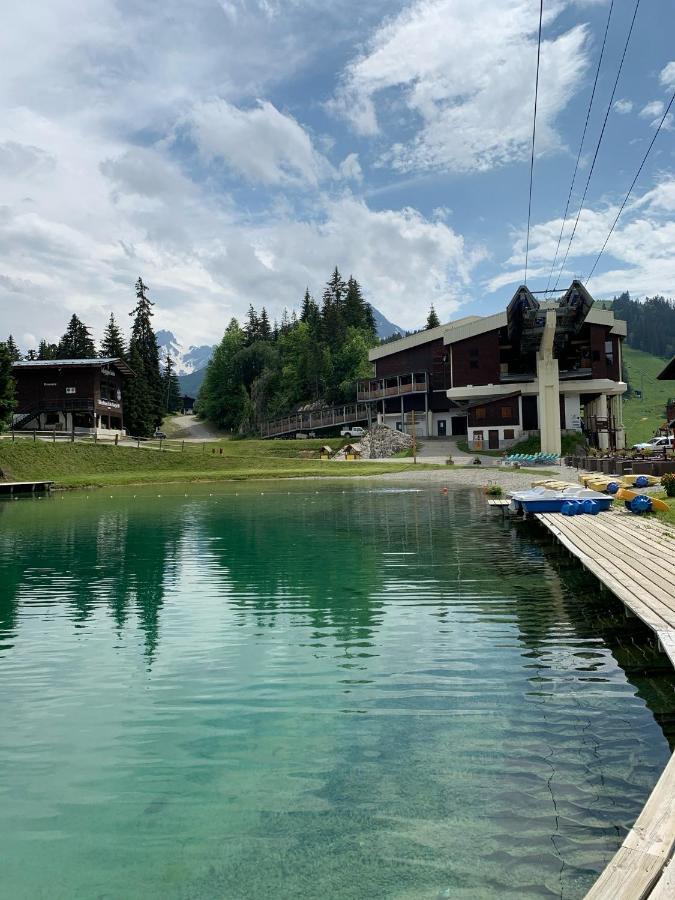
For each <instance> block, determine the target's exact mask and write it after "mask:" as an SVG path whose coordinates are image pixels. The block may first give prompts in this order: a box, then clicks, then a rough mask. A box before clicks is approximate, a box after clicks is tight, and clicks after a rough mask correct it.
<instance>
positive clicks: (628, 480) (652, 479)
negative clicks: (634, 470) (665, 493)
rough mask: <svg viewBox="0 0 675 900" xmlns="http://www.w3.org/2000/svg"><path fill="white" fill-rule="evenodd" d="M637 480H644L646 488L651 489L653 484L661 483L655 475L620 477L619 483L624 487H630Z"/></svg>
mask: <svg viewBox="0 0 675 900" xmlns="http://www.w3.org/2000/svg"><path fill="white" fill-rule="evenodd" d="M638 478H646V479H647V487H653V486H654V485H655V484H660V483H661V479H660V478H658V477H657V476H656V475H622V476H621V478H620V479H619V481H620V482H621V484H623V485H625V486H626V487H632V486H633V485H634V484H635V482H636V481H637V479H638Z"/></svg>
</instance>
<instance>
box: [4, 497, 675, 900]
mask: <svg viewBox="0 0 675 900" xmlns="http://www.w3.org/2000/svg"><path fill="white" fill-rule="evenodd" d="M0 526H1V527H0V573H1V576H2V582H1V583H2V596H1V598H0V684H1V685H2V693H1V695H0V847H2V882H1V887H0V895H2V897H7V898H12V900H23V898H30V900H36V898H49V900H56V898H67V900H79V898H86V900H93V898H96V900H104V898H105V900H118V898H119V900H131V898H143V900H146V898H163V900H165V898H168V900H198V898H199V900H207V898H208V900H240V898H241V900H244V898H245V900H263V898H264V900H267V898H270V900H272V898H274V900H286V898H288V900H290V898H293V900H303V898H312V900H314V898H316V900H352V898H353V900H370V898H394V900H437V898H452V900H455V898H461V900H464V898H467V900H468V898H471V900H476V898H478V900H481V898H504V897H513V898H529V897H564V898H580V897H583V895H584V892H585V890H587V889H588V888H589V887H590V885H591V884H592V882H593V880H594V878H595V876H596V874H597V873H598V872H599V871H601V870H602V868H603V867H604V865H605V863H606V862H607V861H608V860H609V859H610V857H611V856H612V854H613V853H614V851H615V850H616V849H617V847H618V846H619V844H620V842H621V840H622V838H623V836H624V834H625V832H626V829H627V828H628V827H629V826H630V825H631V824H632V822H633V821H634V819H635V818H636V816H637V814H638V813H639V811H640V809H641V807H642V805H643V804H644V802H645V800H646V798H647V796H648V794H649V792H650V790H651V788H652V787H653V785H654V784H655V782H656V780H657V778H658V775H659V774H660V772H661V770H662V768H663V767H664V765H665V763H666V761H667V759H668V757H669V752H670V750H669V745H672V743H673V739H674V737H675V717H674V716H673V711H674V710H675V702H674V696H675V695H674V693H673V688H674V686H675V681H674V679H673V675H672V670H671V668H670V665H669V663H668V661H667V659H666V658H665V657H664V656H662V654H660V653H659V652H658V651H657V649H656V648H655V647H654V644H653V641H652V639H651V636H650V632H649V631H648V630H647V629H646V628H645V627H644V626H642V625H641V623H640V622H639V621H637V620H635V619H628V618H626V616H625V614H624V611H623V607H622V606H621V604H620V603H618V601H616V600H615V599H614V598H613V597H612V596H610V595H608V594H602V593H601V592H600V591H599V589H598V587H597V583H596V582H595V581H594V580H593V579H592V578H591V577H590V576H589V575H587V574H586V573H585V572H584V571H583V570H582V569H581V568H580V566H579V565H578V564H577V563H575V562H574V561H573V560H570V559H569V558H568V557H567V556H566V555H565V554H564V553H563V552H562V551H561V550H560V548H558V547H557V546H556V545H555V544H554V543H552V542H551V540H550V539H549V538H547V536H546V535H545V534H544V533H543V529H541V530H540V529H539V528H538V527H537V526H536V525H528V524H527V523H522V522H521V523H517V524H513V523H510V522H503V521H502V519H501V517H500V516H499V515H488V513H487V511H486V506H485V502H484V499H483V497H482V496H481V494H480V493H479V492H478V491H473V490H469V489H467V490H461V489H460V490H451V491H450V492H449V494H447V495H445V494H443V493H441V491H440V490H439V489H438V487H436V486H433V485H432V486H426V485H425V486H424V487H423V489H421V490H417V489H412V488H410V487H406V486H404V485H402V486H401V487H400V488H399V487H394V486H391V485H390V484H389V483H386V485H385V483H382V482H379V483H378V482H359V481H354V482H350V483H349V484H347V485H345V482H339V483H335V482H312V481H307V482H297V483H293V484H289V483H283V484H279V483H277V484H273V483H269V482H267V483H264V484H258V485H255V484H246V485H239V486H227V487H222V486H218V487H209V486H208V485H199V486H193V485H190V486H182V487H176V486H174V487H171V488H163V487H162V488H153V489H150V490H148V489H125V490H124V491H122V490H119V489H114V490H113V491H112V496H111V493H110V491H109V490H108V491H105V490H102V491H98V492H91V493H88V494H87V493H84V492H82V493H77V494H71V495H58V494H56V495H54V496H52V497H51V498H45V499H42V500H38V499H34V500H31V499H26V500H17V501H6V502H4V503H1V504H0Z"/></svg>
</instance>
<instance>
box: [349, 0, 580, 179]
mask: <svg viewBox="0 0 675 900" xmlns="http://www.w3.org/2000/svg"><path fill="white" fill-rule="evenodd" d="M563 5H564V4H563V3H562V2H557V3H553V4H550V5H549V9H548V10H547V12H546V14H545V25H547V26H548V25H550V24H551V22H552V21H553V20H554V19H555V18H556V17H557V15H558V14H559V12H560V11H561V9H562V8H563ZM536 42H537V19H536V16H533V14H532V4H531V3H530V2H528V0H483V2H482V3H481V4H480V6H479V7H478V6H477V4H476V3H475V0H418V2H417V3H415V4H414V5H413V6H412V7H410V8H408V9H406V10H404V11H403V12H402V13H401V14H400V15H399V16H397V17H396V18H394V19H393V20H392V21H390V22H388V23H387V24H385V25H383V26H382V27H381V28H380V29H379V30H378V31H377V32H376V33H375V35H374V37H373V38H372V40H371V42H370V45H369V49H368V51H367V52H366V53H365V55H363V56H362V57H361V58H360V59H358V60H356V61H354V62H352V63H351V64H350V65H349V66H348V67H347V69H346V71H345V73H344V77H343V82H342V85H341V87H340V89H339V91H338V93H337V94H336V96H335V97H334V99H333V101H332V103H331V108H332V109H333V110H334V111H336V112H338V113H339V114H341V115H342V116H344V117H345V118H347V119H348V120H349V121H350V122H351V124H352V127H353V128H354V129H355V130H356V131H357V132H358V133H360V134H362V135H371V136H372V135H375V134H377V133H378V131H380V130H381V124H380V120H382V121H384V122H386V120H387V117H388V116H390V115H391V116H392V117H394V118H396V119H397V120H398V119H399V118H400V112H399V111H400V109H401V108H403V109H405V110H406V111H407V113H408V124H409V125H412V126H413V127H416V128H417V127H418V126H419V130H418V133H417V134H416V136H414V137H413V138H412V139H410V140H408V141H406V142H399V143H397V144H395V145H394V147H393V148H392V150H391V152H390V153H389V154H387V155H386V159H387V160H388V161H389V162H391V164H392V165H393V166H394V167H395V168H397V169H402V170H410V169H426V168H448V169H454V170H459V171H466V170H475V169H477V170H485V169H490V168H493V167H495V166H498V165H501V164H503V163H505V162H507V161H510V160H513V159H520V158H523V157H524V156H526V155H527V152H528V146H529V141H530V140H531V134H532V103H533V83H534V71H535V62H536ZM585 44H586V28H585V27H584V26H577V27H575V28H572V29H571V30H570V31H567V32H565V33H563V34H560V35H558V36H556V37H554V38H551V39H548V40H544V41H543V44H542V53H541V72H540V94H539V110H538V123H537V129H538V130H537V135H538V148H539V150H540V151H545V150H547V149H551V148H552V147H555V146H558V145H559V143H560V139H559V137H558V135H557V134H556V132H555V130H554V122H555V119H556V117H557V115H558V113H559V112H560V111H561V110H562V109H563V108H564V107H565V106H566V104H567V103H568V101H569V100H570V98H571V96H572V95H573V93H574V91H575V90H576V89H577V87H578V86H579V84H580V81H581V77H582V75H583V73H584V70H585V67H586V60H585Z"/></svg>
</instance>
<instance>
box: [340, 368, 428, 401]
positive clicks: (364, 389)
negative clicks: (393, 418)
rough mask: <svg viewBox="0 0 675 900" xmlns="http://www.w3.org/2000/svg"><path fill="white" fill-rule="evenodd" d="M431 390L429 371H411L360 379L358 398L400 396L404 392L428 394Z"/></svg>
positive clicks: (364, 399)
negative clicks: (403, 373)
mask: <svg viewBox="0 0 675 900" xmlns="http://www.w3.org/2000/svg"><path fill="white" fill-rule="evenodd" d="M428 390H429V373H428V372H410V373H408V374H406V375H388V376H386V377H384V378H369V379H367V380H365V381H359V382H358V384H357V387H356V399H357V401H359V402H365V401H368V400H383V399H385V398H386V397H400V396H402V395H403V394H426V393H427V391H428Z"/></svg>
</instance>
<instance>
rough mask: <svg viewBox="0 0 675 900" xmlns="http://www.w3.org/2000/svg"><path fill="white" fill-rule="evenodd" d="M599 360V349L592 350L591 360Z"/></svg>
mask: <svg viewBox="0 0 675 900" xmlns="http://www.w3.org/2000/svg"><path fill="white" fill-rule="evenodd" d="M599 360H600V351H599V350H594V351H593V362H598V361H599Z"/></svg>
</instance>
